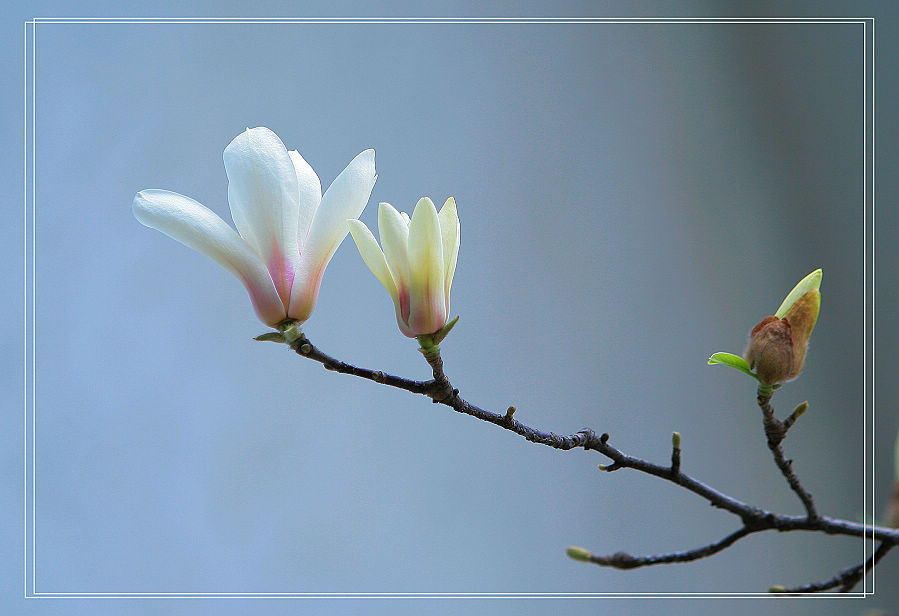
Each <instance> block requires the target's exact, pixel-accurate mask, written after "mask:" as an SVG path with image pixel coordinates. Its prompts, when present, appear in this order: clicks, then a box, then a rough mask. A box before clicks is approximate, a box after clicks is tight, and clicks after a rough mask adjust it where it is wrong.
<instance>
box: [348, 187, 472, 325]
mask: <svg viewBox="0 0 899 616" xmlns="http://www.w3.org/2000/svg"><path fill="white" fill-rule="evenodd" d="M348 224H349V228H350V233H351V234H352V235H353V240H355V242H356V246H357V247H358V248H359V253H360V254H361V255H362V259H363V260H364V261H365V264H366V265H368V269H370V270H371V271H372V273H373V274H374V275H375V276H376V277H377V279H378V280H380V281H381V284H383V285H384V287H385V288H386V289H387V292H388V293H390V297H391V298H392V299H393V305H394V308H395V309H396V322H397V324H398V325H399V327H400V331H402V332H403V334H405V335H406V336H409V337H410V338H415V337H417V336H426V335H430V334H435V333H437V332H439V331H440V330H441V329H443V326H444V325H446V323H447V320H448V319H449V314H450V287H451V286H452V284H453V274H454V273H455V272H456V258H457V257H458V256H459V216H458V214H457V213H456V201H455V199H453V198H452V197H450V198H449V199H447V200H446V203H444V204H443V207H442V208H440V213H439V214H438V213H437V208H436V207H434V202H433V201H431V200H430V199H429V198H428V197H423V198H422V199H420V200H419V201H418V204H417V205H416V206H415V211H414V212H412V218H411V219H410V218H409V216H408V215H407V214H405V213H400V212H398V211H396V209H394V207H393V206H392V205H390V204H389V203H382V204H381V205H380V207H379V209H378V233H379V234H380V236H381V246H383V248H384V250H383V251H382V250H381V247H380V246H378V242H377V240H376V239H375V237H374V235H372V233H371V231H369V230H368V227H366V226H365V225H364V224H363V223H361V222H359V221H358V220H349V221H348Z"/></svg>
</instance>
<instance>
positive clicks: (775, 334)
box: [745, 316, 793, 385]
mask: <svg viewBox="0 0 899 616" xmlns="http://www.w3.org/2000/svg"><path fill="white" fill-rule="evenodd" d="M791 331H792V328H791V327H790V322H789V321H788V320H786V319H778V318H777V317H775V316H770V317H765V319H764V320H763V321H762V322H761V323H759V324H758V325H756V326H755V327H753V328H752V332H751V333H750V334H749V346H748V347H747V348H746V353H745V356H746V361H748V362H749V367H750V368H752V369H753V370H755V372H756V374H757V375H758V377H759V378H760V379H761V380H762V381H764V382H765V383H768V384H769V385H775V384H777V383H783V382H784V381H786V380H788V379H789V378H791V376H790V375H791V374H792V373H793V340H792V335H791Z"/></svg>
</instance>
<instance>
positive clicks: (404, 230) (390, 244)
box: [378, 203, 409, 317]
mask: <svg viewBox="0 0 899 616" xmlns="http://www.w3.org/2000/svg"><path fill="white" fill-rule="evenodd" d="M406 218H408V216H407V217H406ZM378 233H379V234H380V236H381V246H382V247H383V249H384V257H385V258H386V259H387V266H388V267H389V268H390V272H391V274H393V279H394V280H395V281H396V284H397V287H402V288H404V289H406V290H407V291H408V289H409V254H408V253H409V224H408V223H407V222H406V220H405V219H404V218H403V214H402V213H401V212H397V211H396V208H394V207H393V206H392V205H390V204H389V203H381V204H380V205H379V206H378ZM404 316H406V317H408V316H409V315H408V314H406V315H404Z"/></svg>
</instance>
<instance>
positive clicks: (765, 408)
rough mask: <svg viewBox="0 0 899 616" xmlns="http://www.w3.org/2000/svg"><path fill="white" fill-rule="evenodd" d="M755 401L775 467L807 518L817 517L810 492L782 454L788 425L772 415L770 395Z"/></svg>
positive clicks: (791, 462) (790, 461) (791, 463)
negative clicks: (797, 498)
mask: <svg viewBox="0 0 899 616" xmlns="http://www.w3.org/2000/svg"><path fill="white" fill-rule="evenodd" d="M757 401H758V405H759V408H761V409H762V420H763V422H764V425H765V436H767V437H768V449H770V450H771V454H772V455H773V456H774V463H775V464H777V468H779V469H780V472H781V474H783V476H784V478H786V480H787V483H788V484H789V485H790V488H791V489H792V490H793V492H795V493H796V495H797V496H798V497H799V500H801V501H802V504H803V505H804V506H805V512H806V513H807V514H808V518H809V519H810V520H814V519H816V518H817V517H818V511H817V510H816V509H815V501H814V499H813V498H812V495H811V493H809V491H808V490H806V489H805V488H803V487H802V484H801V483H800V482H799V477H797V476H796V472H795V471H794V470H793V461H792V460H787V459H786V457H785V456H784V452H783V446H782V444H783V440H784V436H786V433H787V429H788V428H789V426H785V425H784V422H781V421H780V420H778V419H777V418H776V417H774V409H773V408H772V406H771V396H770V395H768V396H762V395H760V396H759V397H758V400H757ZM794 421H795V418H794ZM790 425H792V422H790Z"/></svg>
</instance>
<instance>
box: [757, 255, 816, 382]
mask: <svg viewBox="0 0 899 616" xmlns="http://www.w3.org/2000/svg"><path fill="white" fill-rule="evenodd" d="M820 286H821V270H820V269H818V270H815V271H814V272H812V273H811V274H809V275H808V276H806V277H805V278H803V279H802V280H801V281H800V282H799V284H797V285H796V286H795V287H794V288H793V290H792V291H790V293H789V295H787V297H786V299H784V301H783V303H782V304H781V305H780V308H778V310H777V312H776V313H774V315H772V316H769V317H765V318H764V320H762V322H761V323H759V324H758V325H756V326H755V327H754V328H752V332H750V334H749V346H747V347H746V353H745V354H744V355H745V357H746V361H747V362H749V366H750V368H752V369H753V370H755V371H756V374H757V375H758V377H759V379H761V380H762V381H763V382H765V383H767V384H769V385H776V384H778V383H784V382H786V381H791V380H793V379H795V378H796V377H797V376H799V373H800V372H801V371H802V366H803V364H804V363H805V355H806V353H807V352H808V340H809V337H811V335H812V330H813V329H814V328H815V323H816V322H817V320H818V312H819V310H820V309H821V292H820V291H819V287H820Z"/></svg>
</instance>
